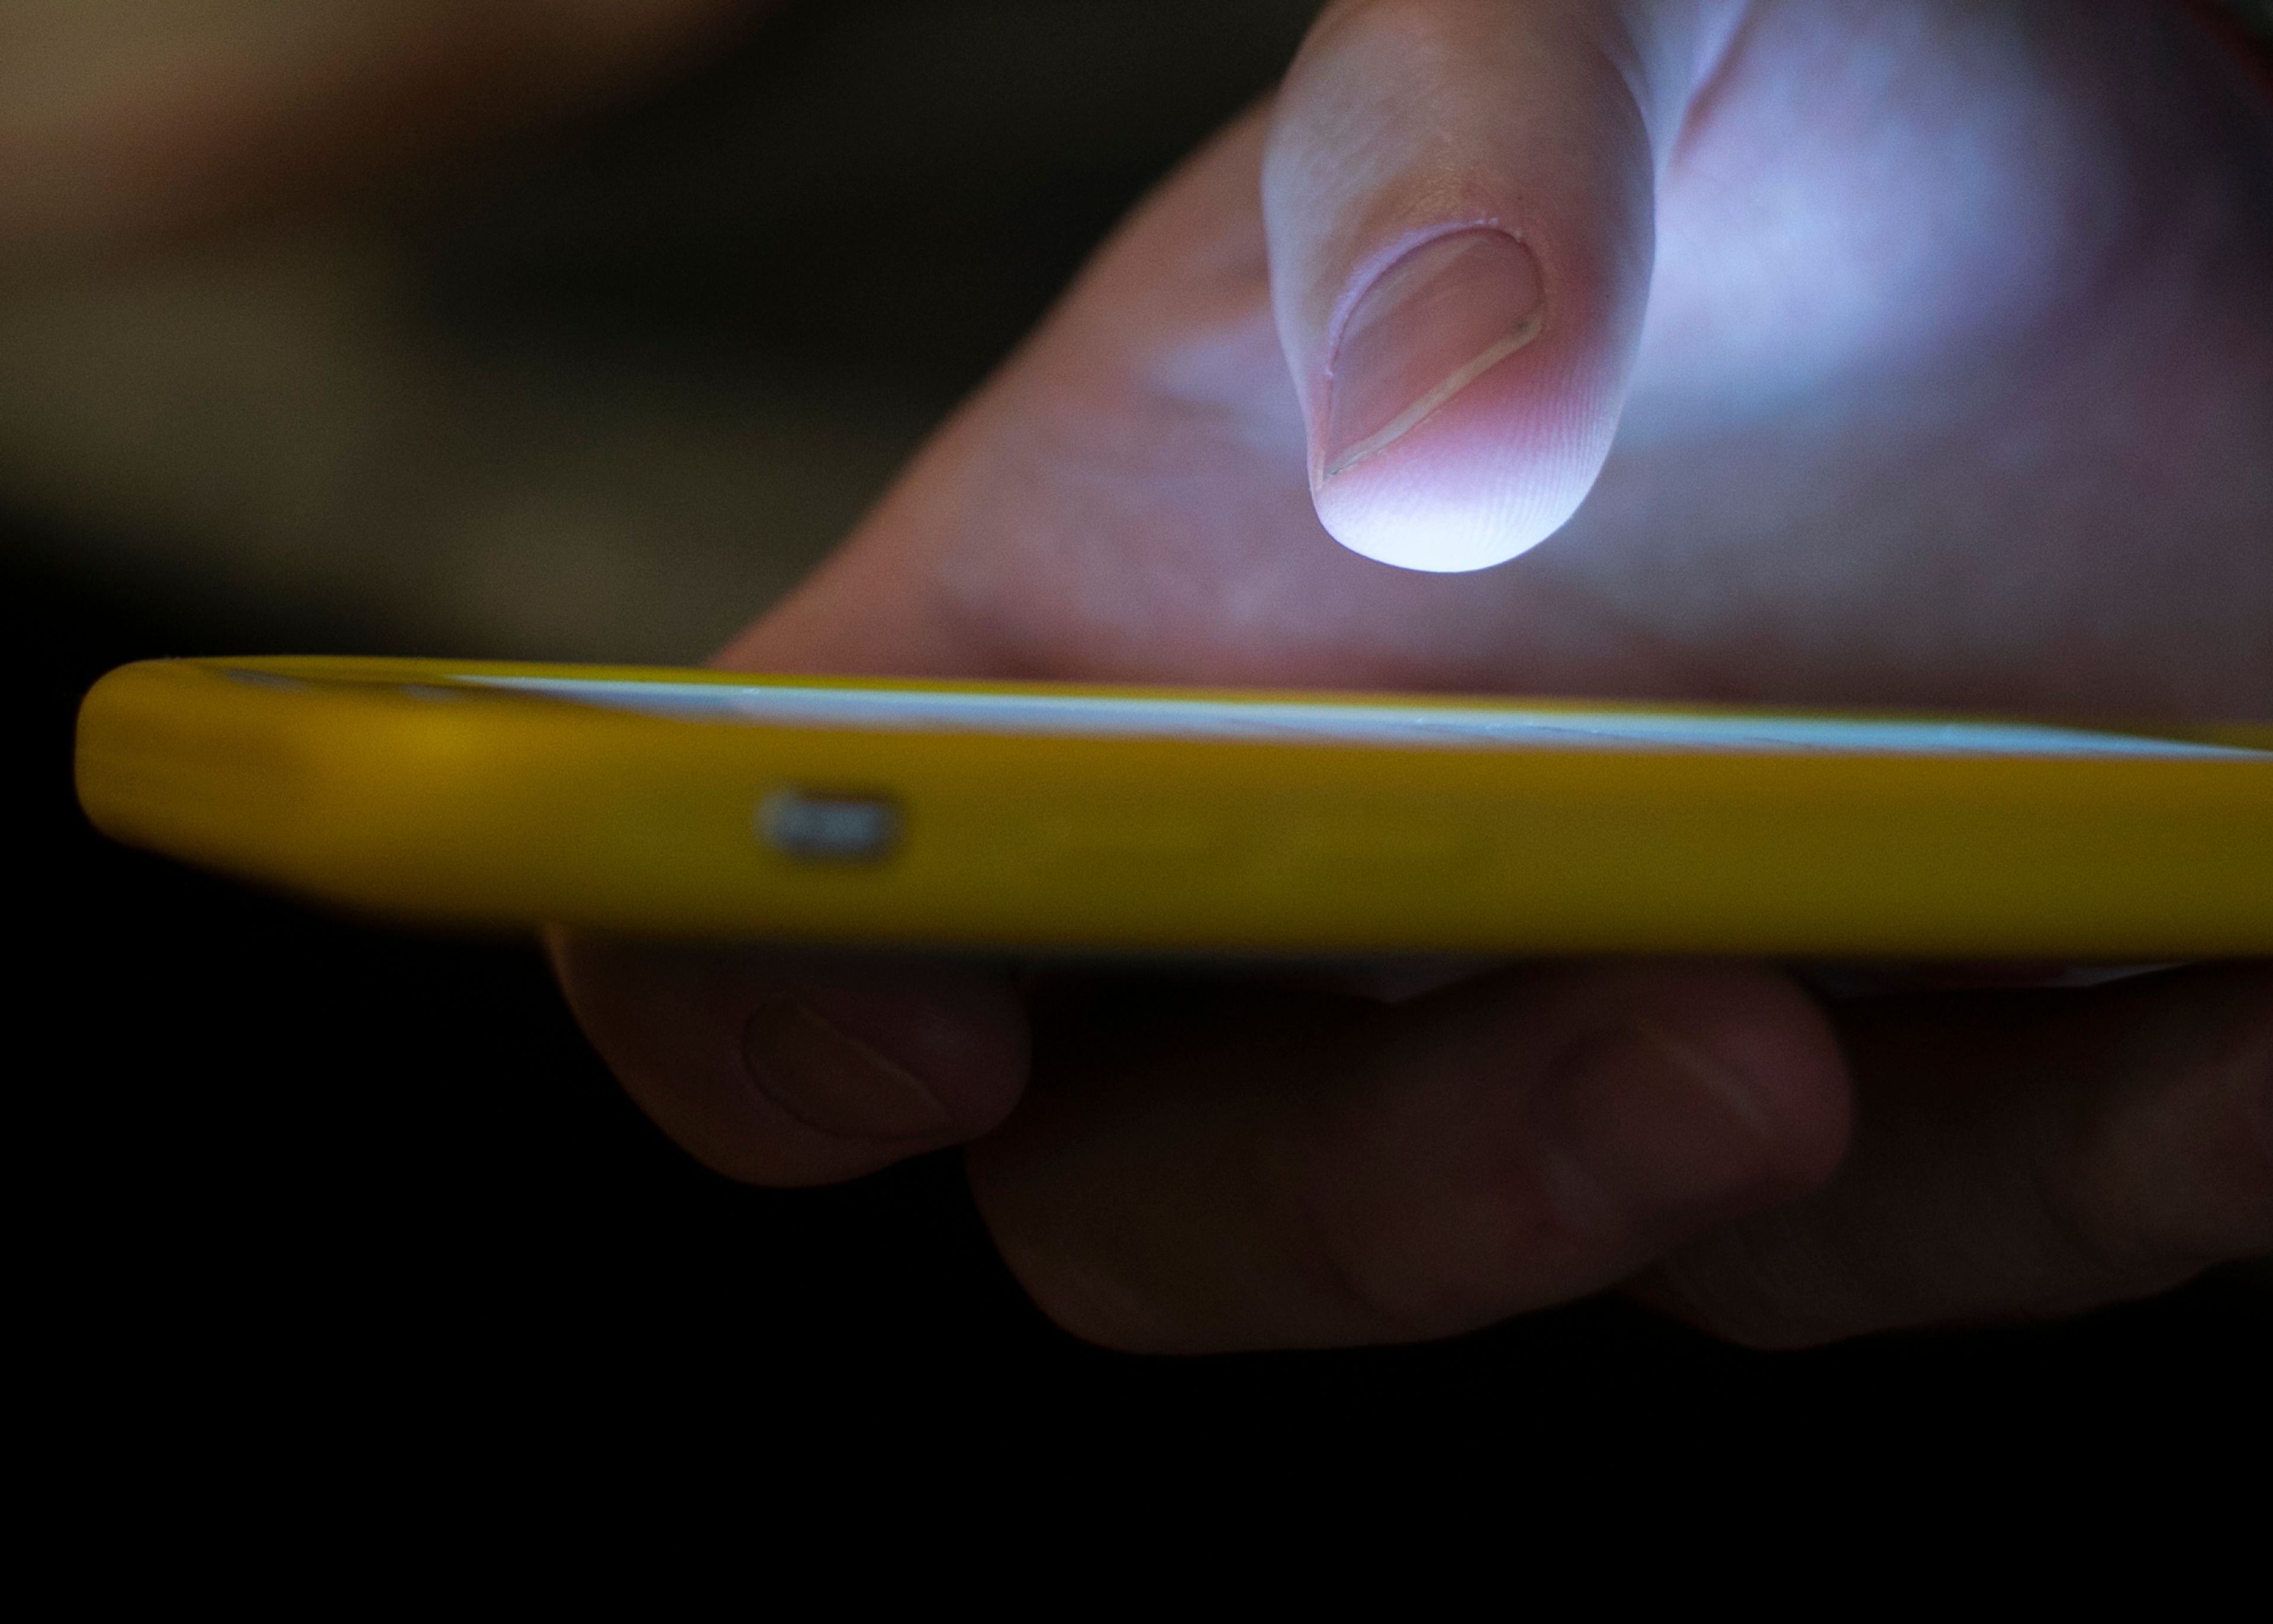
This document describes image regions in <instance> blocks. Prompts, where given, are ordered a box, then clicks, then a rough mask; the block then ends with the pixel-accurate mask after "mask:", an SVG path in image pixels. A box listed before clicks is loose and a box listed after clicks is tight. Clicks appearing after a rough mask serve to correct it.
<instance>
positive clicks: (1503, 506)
mask: <svg viewBox="0 0 2273 1624" xmlns="http://www.w3.org/2000/svg"><path fill="white" fill-rule="evenodd" d="M1585 315H1586V312H1585V311H1583V310H1582V309H1581V308H1579V302H1578V301H1576V300H1574V299H1570V298H1557V297H1552V296H1550V293H1549V287H1548V285H1547V281H1546V278H1545V276H1544V274H1543V273H1542V268H1541V264H1540V259H1539V257H1538V255H1537V254H1535V253H1534V251H1533V249H1532V248H1531V247H1530V246H1529V245H1527V243H1524V242H1523V241H1522V240H1520V239H1519V237H1517V236H1514V235H1513V234H1512V233H1510V232H1507V231H1504V230H1500V229H1497V228H1470V229H1466V230H1459V231H1454V232H1451V233H1448V234H1446V235H1444V236H1437V237H1434V238H1431V239H1429V240H1428V241H1425V242H1423V243H1421V244H1420V245H1419V246H1418V247H1415V248H1414V249H1412V250H1410V251H1407V252H1406V253H1404V254H1403V255H1402V256H1401V257H1399V258H1397V259H1396V260H1395V261H1394V263H1392V265H1390V266H1389V267H1388V268H1387V269H1386V270H1384V271H1383V272H1382V273H1380V274H1379V275H1378V276H1377V277H1376V278H1375V279H1374V280H1373V281H1372V282H1371V284H1370V285H1369V287H1368V288H1366V290H1365V291H1364V293H1363V294H1362V296H1359V297H1358V299H1357V300H1356V301H1355V302H1354V304H1353V305H1352V307H1351V309H1350V311H1349V314H1348V315H1347V318H1344V320H1343V321H1342V322H1341V324H1340V326H1339V332H1338V333H1337V336H1336V339H1335V341H1334V343H1333V346H1332V360H1331V364H1330V366H1329V368H1328V370H1327V376H1326V378H1325V379H1324V391H1323V393H1324V400H1323V407H1322V410H1321V411H1320V413H1319V414H1318V423H1317V434H1316V437H1315V439H1316V444H1315V446H1314V451H1313V456H1312V460H1311V490H1312V494H1313V497H1314V498H1315V501H1316V504H1317V512H1318V515H1319V519H1320V521H1321V523H1323V524H1324V527H1325V528H1326V530H1327V532H1328V533H1329V534H1330V535H1332V536H1333V537H1334V538H1335V539H1336V540H1337V541H1339V542H1340V543H1342V544H1343V545H1344V546H1346V547H1348V548H1349V549H1351V550H1353V551H1354V552H1358V553H1361V554H1363V555H1364V556H1365V557H1368V558H1376V559H1378V560H1380V561H1381V562H1383V563H1385V564H1392V565H1398V566H1399V567H1402V568H1406V569H1415V570H1427V571H1433V572H1439V573H1449V572H1457V571H1467V570H1476V569H1484V568H1488V567H1489V566H1491V565H1497V564H1502V563H1504V562H1506V561H1507V560H1508V559H1510V558H1515V557H1517V556H1519V554H1521V553H1524V552H1526V551H1528V550H1530V549H1531V548H1533V547H1534V546H1536V545H1537V544H1538V543H1541V542H1542V541H1544V540H1545V539H1546V538H1547V537H1548V536H1549V535H1552V534H1554V532H1555V531H1557V529H1559V528H1562V526H1563V525H1564V522H1566V521H1567V520H1569V519H1570V517H1571V515H1572V513H1574V512H1576V511H1577V509H1578V507H1579V504H1580V503H1581V502H1582V501H1584V500H1585V499H1586V496H1587V491H1588V490H1590V489H1591V488H1592V487H1593V484H1594V478H1595V475H1597V474H1598V473H1599V472H1600V470H1601V468H1602V460H1603V459H1604V458H1605V457H1606V456H1607V455H1608V453H1609V443H1610V438H1611V437H1612V435H1613V434H1614V433H1615V431H1616V427H1617V409H1616V381H1617V373H1618V371H1619V370H1620V369H1619V368H1618V367H1617V365H1616V364H1615V362H1614V360H1613V359H1611V358H1608V357H1603V356H1601V355H1597V354H1595V353H1594V351H1597V350H1599V349H1600V348H1601V347H1600V346H1599V345H1594V344H1592V343H1591V342H1590V341H1589V338H1588V335H1587V333H1586V332H1585V331H1584V329H1585V327H1586V326H1587V322H1586V321H1585V319H1584V317H1585Z"/></svg>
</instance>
